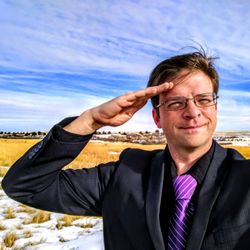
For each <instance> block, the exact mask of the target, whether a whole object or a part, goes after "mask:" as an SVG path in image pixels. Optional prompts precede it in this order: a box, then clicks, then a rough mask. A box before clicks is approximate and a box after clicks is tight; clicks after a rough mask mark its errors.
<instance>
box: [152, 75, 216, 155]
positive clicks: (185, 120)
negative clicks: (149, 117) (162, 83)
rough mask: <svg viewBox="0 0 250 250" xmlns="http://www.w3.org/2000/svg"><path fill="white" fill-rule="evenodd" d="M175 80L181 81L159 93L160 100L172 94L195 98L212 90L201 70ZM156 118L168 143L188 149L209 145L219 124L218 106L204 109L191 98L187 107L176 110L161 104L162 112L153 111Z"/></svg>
mask: <svg viewBox="0 0 250 250" xmlns="http://www.w3.org/2000/svg"><path fill="white" fill-rule="evenodd" d="M183 73H185V71H183ZM180 81H181V82H180ZM172 82H173V83H174V84H176V83H177V82H178V84H177V85H176V86H175V87H174V88H173V89H171V90H170V91H168V92H166V93H163V94H160V96H159V103H162V102H164V101H165V100H166V99H167V98H170V97H176V96H184V97H187V98H192V97H194V96H196V95H198V94H203V93H212V92H213V85H212V82H211V80H210V79H209V77H208V76H207V75H205V74H204V73H203V72H201V71H196V72H193V73H191V74H189V75H188V76H187V77H184V78H182V79H181V80H180V78H179V77H177V79H175V80H173V81H172ZM153 118H154V121H155V123H156V125H157V126H158V128H162V129H163V131H164V133H165V136H166V138H167V143H168V145H169V146H172V147H175V148H177V149H178V148H180V147H181V148H185V149H187V150H193V149H195V148H209V147H210V146H211V143H212V136H213V133H214V131H215V128H216V123H217V107H216V105H213V106H209V107H203V108H201V107H197V106H196V105H195V103H194V102H193V101H192V100H189V101H188V105H187V107H186V108H184V109H181V110H177V111H168V110H166V109H165V108H164V105H163V106H161V107H159V115H158V113H157V112H156V110H153Z"/></svg>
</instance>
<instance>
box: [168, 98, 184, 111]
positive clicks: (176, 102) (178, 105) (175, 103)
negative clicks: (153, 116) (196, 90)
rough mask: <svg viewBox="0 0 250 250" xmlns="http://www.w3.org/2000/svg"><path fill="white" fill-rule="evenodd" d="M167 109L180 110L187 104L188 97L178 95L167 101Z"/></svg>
mask: <svg viewBox="0 0 250 250" xmlns="http://www.w3.org/2000/svg"><path fill="white" fill-rule="evenodd" d="M164 106H165V109H166V110H179V109H183V108H185V106H186V98H185V97H176V98H173V99H170V100H167V101H166V102H165V105H164Z"/></svg>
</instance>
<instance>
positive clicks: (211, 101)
mask: <svg viewBox="0 0 250 250" xmlns="http://www.w3.org/2000/svg"><path fill="white" fill-rule="evenodd" d="M218 98H219V96H217V95H216V93H203V94H199V95H196V96H194V97H193V98H187V97H185V96H175V97H170V98H168V99H167V100H165V101H164V102H162V103H160V104H158V105H157V106H156V108H160V107H161V106H164V108H165V110H167V111H177V110H181V109H184V108H186V107H187V105H188V101H192V100H193V101H194V104H195V105H196V106H197V107H199V108H205V107H209V106H213V105H215V104H216V103H217V99H218Z"/></svg>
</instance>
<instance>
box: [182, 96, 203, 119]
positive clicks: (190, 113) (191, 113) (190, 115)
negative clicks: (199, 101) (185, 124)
mask: <svg viewBox="0 0 250 250" xmlns="http://www.w3.org/2000/svg"><path fill="white" fill-rule="evenodd" d="M183 111H184V112H183V116H184V118H185V119H194V118H197V117H199V116H200V115H201V110H200V108H199V107H197V106H196V105H195V103H194V100H189V101H188V103H187V107H186V108H185V109H184V110H183Z"/></svg>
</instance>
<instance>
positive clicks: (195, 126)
mask: <svg viewBox="0 0 250 250" xmlns="http://www.w3.org/2000/svg"><path fill="white" fill-rule="evenodd" d="M205 125H206V124H201V125H194V126H189V125H184V126H179V129H187V130H188V129H198V128H201V127H203V126H205Z"/></svg>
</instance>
